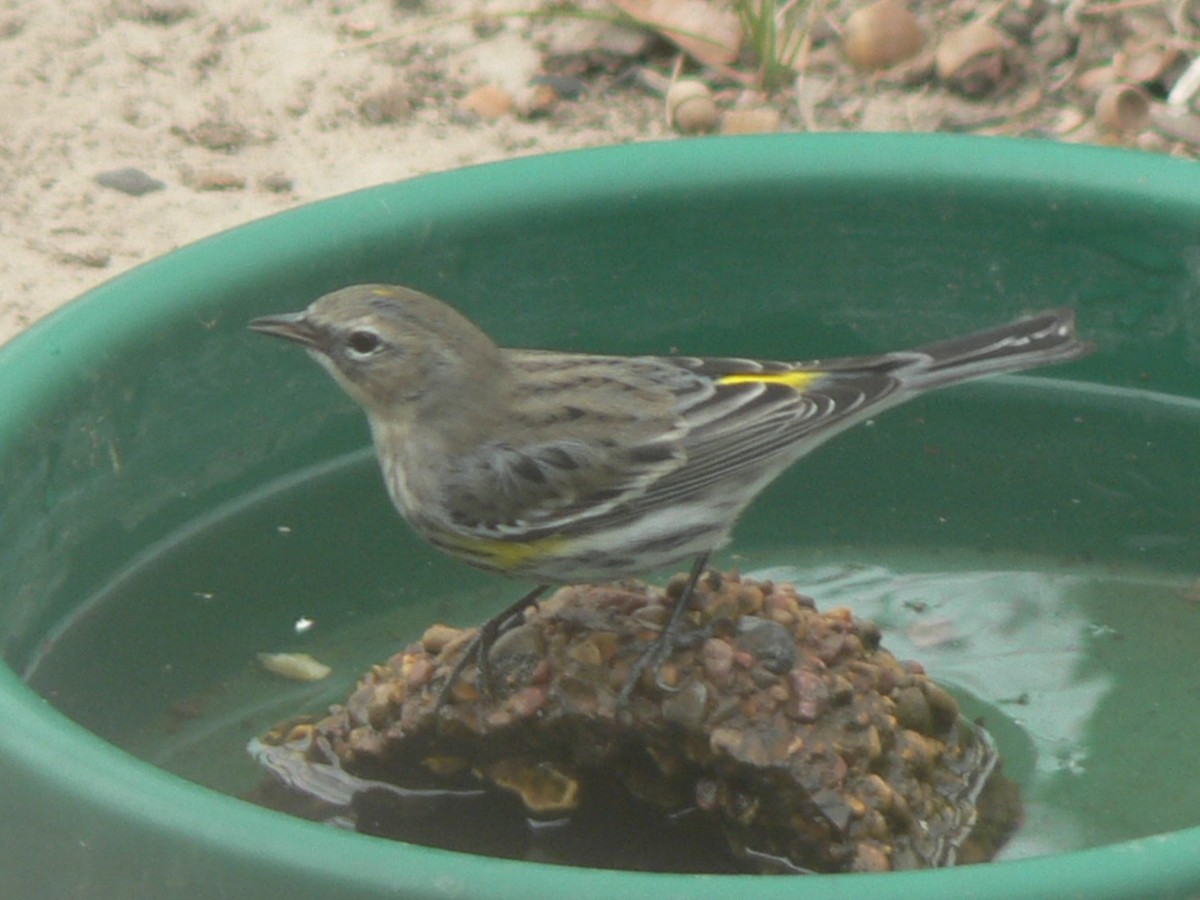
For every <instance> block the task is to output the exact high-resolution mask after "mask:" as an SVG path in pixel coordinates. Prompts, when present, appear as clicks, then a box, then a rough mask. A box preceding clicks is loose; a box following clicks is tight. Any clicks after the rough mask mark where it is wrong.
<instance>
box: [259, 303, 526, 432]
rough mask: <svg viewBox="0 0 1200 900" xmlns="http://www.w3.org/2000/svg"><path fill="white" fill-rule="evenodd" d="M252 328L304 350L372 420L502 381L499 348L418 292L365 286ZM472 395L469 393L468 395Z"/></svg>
mask: <svg viewBox="0 0 1200 900" xmlns="http://www.w3.org/2000/svg"><path fill="white" fill-rule="evenodd" d="M250 328H252V329H253V330H255V331H258V332H261V333H263V334H271V335H275V336H277V337H282V338H287V339H288V340H290V341H295V342H296V343H298V344H300V345H302V346H303V347H304V348H305V349H306V350H307V351H308V352H309V354H310V355H312V356H313V358H314V359H316V360H317V361H318V362H319V363H321V365H322V366H324V367H325V368H326V369H327V370H328V371H329V373H330V374H331V375H333V377H334V378H335V379H336V380H337V381H338V383H339V384H341V386H342V387H343V388H344V389H345V390H346V392H347V393H349V394H350V396H351V397H353V398H354V399H355V400H356V401H358V403H360V404H361V405H362V406H363V407H364V408H366V410H367V411H368V412H370V413H374V414H377V415H389V414H391V415H398V414H411V413H416V412H418V411H419V410H421V409H423V408H437V407H442V406H445V405H446V404H451V405H452V404H454V403H455V401H456V398H464V399H465V398H469V397H473V396H478V395H479V394H480V393H486V390H487V386H488V385H489V384H492V383H494V381H495V380H496V379H497V378H499V377H500V376H501V374H502V360H501V357H500V353H499V351H498V350H497V348H496V345H495V344H494V343H493V342H492V341H491V339H490V338H488V336H487V335H485V334H484V333H483V332H482V331H480V330H479V329H478V328H476V327H475V325H474V324H472V323H471V322H470V321H469V320H468V319H466V318H465V317H464V316H462V315H461V314H459V313H458V312H456V311H455V310H454V309H452V308H451V307H449V306H447V305H446V304H445V303H442V302H441V301H440V300H436V299H434V298H433V297H430V296H428V295H426V294H422V293H420V292H419V291H414V290H411V289H409V288H404V287H396V286H392V285H382V284H360V285H355V286H353V287H348V288H343V289H342V290H340V291H334V292H333V293H331V294H326V295H325V296H323V297H321V298H319V299H318V300H316V301H315V302H313V304H312V305H311V306H309V307H308V308H307V309H305V310H303V311H302V312H298V313H288V314H284V315H277V316H263V317H262V318H258V319H255V320H253V321H252V322H251V323H250ZM463 392H466V393H463Z"/></svg>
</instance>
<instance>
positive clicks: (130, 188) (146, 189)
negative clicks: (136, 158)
mask: <svg viewBox="0 0 1200 900" xmlns="http://www.w3.org/2000/svg"><path fill="white" fill-rule="evenodd" d="M93 180H94V181H95V182H96V184H98V185H100V186H101V187H106V188H112V189H113V190H114V191H120V192H121V193H122V194H128V195H129V196H131V197H140V196H142V194H149V193H151V192H152V191H161V190H162V189H163V188H165V187H166V184H164V183H163V182H161V181H159V180H158V179H157V178H151V177H150V176H149V175H147V174H146V173H145V172H143V171H142V170H141V169H135V168H134V167H133V166H126V167H125V168H121V169H109V170H108V171H106V172H101V173H100V174H99V175H97V176H96V177H95V178H94V179H93Z"/></svg>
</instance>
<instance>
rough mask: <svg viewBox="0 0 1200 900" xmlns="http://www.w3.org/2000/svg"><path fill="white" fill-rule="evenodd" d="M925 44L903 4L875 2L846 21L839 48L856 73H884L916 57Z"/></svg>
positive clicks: (892, 0)
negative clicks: (858, 70)
mask: <svg viewBox="0 0 1200 900" xmlns="http://www.w3.org/2000/svg"><path fill="white" fill-rule="evenodd" d="M924 43H925V35H924V34H923V33H922V32H921V26H920V25H919V24H918V23H917V17H916V16H914V15H913V14H912V11H911V10H910V9H909V8H908V6H907V5H906V4H905V3H904V2H903V0H878V2H876V3H872V4H871V5H870V6H864V7H861V8H859V9H857V10H855V11H854V13H852V14H851V16H850V18H849V19H848V20H847V21H846V28H845V31H844V33H843V36H842V47H843V49H844V50H845V51H846V58H847V59H848V60H850V62H851V64H852V65H854V66H855V67H857V68H859V69H866V70H872V69H886V68H888V67H889V66H894V65H896V63H899V62H903V61H904V60H906V59H908V58H909V57H910V56H915V55H916V53H917V51H918V50H920V49H921V47H922V45H923V44H924Z"/></svg>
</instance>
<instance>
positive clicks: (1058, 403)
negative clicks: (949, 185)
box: [26, 379, 1200, 858]
mask: <svg viewBox="0 0 1200 900" xmlns="http://www.w3.org/2000/svg"><path fill="white" fill-rule="evenodd" d="M1197 446H1200V404H1197V403H1195V402H1193V401H1187V400H1181V399H1178V398H1173V397H1160V396H1156V395H1150V394H1145V393H1140V392H1135V391H1118V390H1110V389H1102V388H1095V387H1091V386H1082V385H1074V384H1071V383H1064V382H1057V383H1046V382H1039V381H1036V380H1034V379H1008V380H1006V381H1001V382H997V383H994V384H988V385H979V386H971V387H969V388H964V389H959V390H956V391H953V392H947V393H946V394H945V395H939V396H938V397H936V398H931V399H930V401H928V402H926V401H921V402H920V403H914V404H910V405H909V406H906V407H902V408H901V409H899V410H896V411H894V412H892V413H889V414H887V415H886V416H885V417H884V418H881V419H880V420H879V422H878V423H874V424H872V425H868V426H864V427H861V428H859V429H857V430H855V431H854V432H851V433H850V434H847V435H845V436H843V437H841V438H839V439H837V440H836V441H835V442H833V443H832V444H830V445H829V446H828V447H827V448H825V449H824V450H822V451H821V452H820V453H819V454H817V455H816V456H814V457H813V458H812V459H811V460H808V461H805V462H803V463H801V464H800V465H798V466H796V467H795V468H794V469H793V470H792V471H791V472H790V473H788V474H787V475H786V476H785V477H784V478H782V479H781V480H780V482H778V483H777V484H776V485H774V486H772V488H771V489H769V491H768V492H767V493H766V494H765V495H764V496H763V497H762V498H760V501H759V502H758V504H756V506H755V507H754V508H753V509H752V510H751V512H750V514H749V515H748V516H747V517H746V520H745V521H744V522H743V523H741V526H740V527H739V529H738V531H737V537H736V540H735V543H734V544H733V545H732V546H731V547H730V548H729V549H728V550H727V551H726V552H725V553H724V554H723V555H722V556H721V558H719V559H718V560H717V564H718V565H719V566H720V567H722V568H728V567H731V566H737V567H740V568H741V569H742V570H743V571H745V572H747V573H748V574H752V575H754V576H756V577H771V578H776V579H782V580H791V581H795V582H796V583H797V584H798V585H800V586H801V589H802V590H804V591H806V592H808V593H810V594H811V595H812V596H814V597H815V598H816V600H817V602H818V605H819V606H820V607H822V608H826V607H829V606H835V605H845V606H849V607H851V608H852V609H853V610H854V611H855V612H856V613H857V614H858V615H860V616H863V617H866V618H870V619H873V620H875V621H876V622H877V623H878V624H879V625H880V626H881V627H882V628H883V632H884V645H885V646H886V647H887V648H888V649H890V650H892V652H894V653H895V654H896V655H897V656H900V657H901V658H913V659H918V660H920V661H921V662H922V663H923V664H924V665H925V667H926V669H927V670H928V671H929V673H930V674H931V675H932V676H933V677H934V678H935V679H937V680H939V681H941V682H942V683H944V684H946V685H947V686H949V687H951V689H952V690H953V691H954V692H955V693H956V694H957V696H958V697H959V699H960V701H961V702H962V703H963V705H964V712H965V713H966V714H967V715H968V716H969V717H976V716H981V717H982V718H983V720H984V722H985V724H986V726H987V728H988V729H989V731H990V732H991V733H992V734H993V736H994V737H995V739H996V741H997V743H998V745H999V747H1000V751H1001V753H1002V754H1003V756H1004V758H1005V771H1006V773H1007V774H1008V775H1009V776H1010V777H1012V778H1014V779H1016V780H1017V781H1018V782H1019V783H1020V785H1021V787H1022V792H1023V797H1024V802H1025V805H1026V821H1025V824H1024V826H1023V827H1022V828H1021V830H1020V831H1019V832H1018V834H1017V836H1016V838H1015V839H1014V840H1013V841H1012V842H1011V844H1010V845H1009V846H1008V848H1007V849H1006V850H1005V851H1004V853H1003V856H1004V857H1007V858H1016V857H1021V856H1030V855H1039V854H1044V853H1051V852H1057V851H1061V850H1068V849H1075V848H1080V847H1087V846H1094V845H1098V844H1105V843H1109V842H1113V841H1118V840H1123V839H1128V838H1133V837H1139V836H1143V835H1147V834H1154V833H1158V832H1163V831H1168V830H1172V829H1176V828H1181V827H1187V826H1191V825H1198V824H1200V812H1197V810H1200V782H1198V781H1197V780H1196V779H1195V777H1194V770H1195V751H1194V748H1195V747H1197V746H1200V718H1198V717H1197V716H1196V715H1195V698H1196V697H1197V696H1198V695H1200V667H1197V666H1196V665H1195V656H1196V652H1195V647H1196V638H1197V636H1200V582H1197V576H1200V553H1198V552H1197V541H1198V540H1200V538H1198V535H1200V496H1198V491H1200V488H1198V484H1200V471H1198V470H1200V464H1196V463H1194V462H1193V455H1194V448H1195V447H1197ZM522 588H523V586H522V585H518V584H515V583H512V582H508V581H506V580H504V579H501V578H498V577H495V576H492V575H488V574H486V573H480V572H474V571H472V570H469V569H467V568H466V567H463V566H461V565H459V564H457V563H455V562H453V561H451V560H448V559H445V558H444V557H441V556H440V555H438V554H437V553H435V552H434V551H431V550H429V549H428V548H426V547H424V546H423V545H422V544H420V543H419V542H418V541H417V540H415V539H414V538H412V536H411V535H409V534H408V532H407V531H406V529H405V527H404V525H403V523H401V522H400V521H399V520H398V518H397V517H396V516H395V514H394V512H393V511H392V510H391V508H390V506H389V504H388V502H387V499H386V497H385V496H384V494H383V490H382V487H381V484H380V479H379V476H378V474H377V472H376V470H375V465H374V461H373V459H372V458H371V457H370V456H369V454H368V453H366V452H363V453H359V454H355V455H353V456H350V457H346V458H343V459H338V460H334V461H332V462H331V463H329V464H328V465H326V466H324V467H322V468H320V469H316V470H310V471H306V472H301V473H297V474H296V475H295V476H294V477H292V478H289V479H287V480H285V481H280V482H277V483H275V484H272V485H268V486H267V487H265V488H264V489H263V490H262V491H260V492H259V493H257V494H255V495H253V496H249V497H244V498H242V499H241V500H240V501H239V502H238V503H236V504H232V505H230V506H228V507H224V508H221V509H218V510H216V511H214V512H213V513H212V514H211V515H210V516H209V517H207V518H206V519H204V520H203V521H198V522H196V523H194V525H193V526H192V527H191V528H190V529H188V530H187V531H186V532H185V533H180V534H175V535H169V536H166V537H165V538H164V540H163V541H162V542H161V543H160V544H159V545H157V546H155V547H152V548H148V549H147V551H146V553H145V554H143V556H142V557H141V558H139V559H137V560H134V561H131V562H130V563H129V564H128V565H127V566H126V567H125V568H124V570H123V571H122V572H121V573H120V574H119V575H117V576H116V577H114V578H113V580H112V582H111V584H110V586H109V587H108V589H106V590H105V591H103V592H101V593H99V594H98V595H97V596H95V597H93V598H91V599H90V600H89V601H88V602H87V603H86V604H84V605H83V606H82V607H81V608H80V609H79V610H78V611H77V613H76V614H75V615H74V616H73V617H72V618H71V619H70V620H68V621H65V622H63V623H61V625H60V627H59V628H58V629H57V630H56V632H55V633H54V634H51V635H48V636H47V639H46V641H45V642H44V643H43V649H42V651H41V652H40V654H39V655H38V656H37V657H36V658H35V659H33V660H31V661H30V663H29V665H28V667H27V669H26V676H27V678H28V679H29V681H30V683H31V684H32V685H33V687H34V688H35V689H37V690H38V691H39V692H41V693H42V694H44V695H45V696H47V697H48V698H49V699H50V700H51V701H52V702H54V703H55V704H56V705H57V706H58V707H59V708H60V709H62V710H63V711H64V712H65V713H67V714H68V715H70V716H71V717H73V718H75V719H76V720H77V721H79V722H81V723H82V724H84V725H85V726H87V727H88V728H91V729H92V730H94V731H96V732H97V733H99V734H100V735H101V736H103V737H105V738H106V739H108V740H110V741H112V742H113V743H115V744H117V745H119V746H121V747H124V748H126V749H128V750H129V751H130V752H132V753H134V754H136V755H138V756H140V757H142V758H144V759H147V760H149V761H151V762H153V763H155V764H156V765H160V766H162V767H163V768H166V769H168V770H170V771H173V772H176V773H178V774H180V775H182V776H184V777H186V778H189V779H192V780H195V781H197V782H200V783H202V784H205V785H208V786H211V787H214V788H216V789H218V790H223V791H228V792H231V793H237V794H240V793H243V792H245V791H246V790H248V789H250V788H251V787H252V786H253V785H254V784H255V782H256V781H257V779H258V777H259V772H258V770H257V769H256V768H255V766H254V765H253V763H252V762H251V761H250V759H249V756H248V755H247V754H246V752H245V746H246V743H247V741H248V740H249V739H250V738H251V737H252V736H254V735H256V734H259V733H261V732H263V731H265V730H266V729H267V728H268V727H270V726H271V725H272V724H274V723H275V722H276V721H278V720H280V719H283V718H287V717H289V716H292V715H296V714H298V713H303V712H319V711H322V710H323V709H324V707H325V706H326V705H328V704H329V703H332V702H336V701H337V700H339V699H341V698H342V697H344V696H345V695H346V693H347V692H348V690H349V688H350V686H351V685H352V684H353V682H354V681H355V679H356V678H357V676H358V674H359V673H360V672H361V671H362V670H364V669H365V668H366V667H367V666H368V665H370V663H371V662H372V661H374V660H378V659H382V658H384V657H386V656H387V655H389V654H390V653H391V652H394V651H395V649H397V648H398V647H399V646H400V645H402V644H403V643H406V642H407V641H410V640H412V639H414V638H415V637H416V636H418V635H419V634H420V633H421V631H422V630H423V627H424V626H425V625H426V624H428V623H429V622H432V621H436V620H444V621H450V622H454V623H456V624H469V623H472V622H476V621H479V620H480V619H482V618H484V617H485V616H486V615H488V614H490V613H491V612H494V611H496V610H498V609H499V608H500V607H502V606H504V605H506V604H507V603H508V602H510V601H511V600H512V599H513V597H514V596H515V595H516V593H517V592H518V591H520V590H522ZM301 620H311V622H312V625H311V627H310V628H308V629H307V630H305V629H303V628H300V629H298V628H297V623H299V622H301ZM277 650H287V651H300V652H307V653H311V654H313V655H314V656H316V657H317V658H318V659H320V660H321V661H322V662H325V663H327V664H329V665H331V666H333V668H334V674H333V676H331V677H330V678H328V679H326V680H325V681H321V682H316V683H311V684H304V683H296V682H289V681H284V680H281V679H279V678H278V677H275V676H272V675H270V674H268V673H266V672H264V671H263V670H262V669H261V668H260V667H259V666H258V665H257V663H256V661H255V659H256V656H255V655H256V653H258V652H260V651H277Z"/></svg>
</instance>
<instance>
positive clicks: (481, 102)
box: [458, 84, 513, 119]
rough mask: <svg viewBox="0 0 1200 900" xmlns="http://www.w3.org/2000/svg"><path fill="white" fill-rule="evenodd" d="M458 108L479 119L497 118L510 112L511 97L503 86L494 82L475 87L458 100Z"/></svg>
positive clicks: (511, 106)
mask: <svg viewBox="0 0 1200 900" xmlns="http://www.w3.org/2000/svg"><path fill="white" fill-rule="evenodd" d="M458 106H459V108H460V109H462V110H464V111H466V112H470V113H474V114H475V115H477V116H479V117H480V118H481V119H499V118H500V117H501V116H504V115H507V114H508V113H510V112H512V109H513V98H512V95H511V94H509V92H508V91H506V90H504V88H502V87H499V86H498V85H494V84H485V85H483V86H482V87H477V88H475V90H473V91H471V92H470V93H469V94H467V96H465V97H463V98H462V100H460V101H459V102H458Z"/></svg>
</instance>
